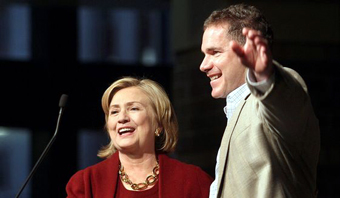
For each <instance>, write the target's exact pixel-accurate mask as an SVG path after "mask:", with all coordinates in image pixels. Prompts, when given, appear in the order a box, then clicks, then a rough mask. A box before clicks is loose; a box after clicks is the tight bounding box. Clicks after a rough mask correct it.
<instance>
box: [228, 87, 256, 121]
mask: <svg viewBox="0 0 340 198" xmlns="http://www.w3.org/2000/svg"><path fill="white" fill-rule="evenodd" d="M249 93H250V90H249V88H248V86H247V84H246V83H245V84H243V85H241V86H240V87H238V88H237V89H235V90H234V91H232V92H230V94H228V96H227V98H226V102H227V105H226V106H225V107H224V108H223V110H224V113H225V114H226V116H227V118H228V119H230V118H231V116H232V115H233V113H234V111H235V110H236V108H237V106H238V104H239V103H240V102H241V100H242V99H245V98H246V97H247V96H248V95H249Z"/></svg>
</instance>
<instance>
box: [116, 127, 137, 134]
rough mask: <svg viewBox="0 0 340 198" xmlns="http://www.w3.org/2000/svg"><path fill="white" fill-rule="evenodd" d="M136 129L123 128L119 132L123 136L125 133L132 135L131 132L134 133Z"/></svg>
mask: <svg viewBox="0 0 340 198" xmlns="http://www.w3.org/2000/svg"><path fill="white" fill-rule="evenodd" d="M134 130H135V129H133V128H121V129H119V130H118V134H119V135H123V134H125V133H131V132H133V131H134Z"/></svg>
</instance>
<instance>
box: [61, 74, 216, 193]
mask: <svg viewBox="0 0 340 198" xmlns="http://www.w3.org/2000/svg"><path fill="white" fill-rule="evenodd" d="M102 108H103V110H104V113H105V119H106V126H105V127H106V130H107V132H108V134H109V136H110V140H111V141H110V143H109V144H108V145H107V146H106V147H104V148H103V149H102V150H100V151H99V153H98V156H99V157H101V158H104V159H105V160H103V161H102V162H100V163H98V164H96V165H94V166H91V167H88V168H86V169H84V170H80V171H78V172H77V173H76V174H75V175H73V176H72V177H71V179H70V181H69V182H68V184H67V186H66V191H67V195H68V196H67V197H68V198H73V197H85V198H92V197H93V198H94V197H96V198H106V197H115V198H122V197H124V198H129V197H138V198H139V197H140V198H143V197H148V198H156V197H157V198H174V197H176V198H181V197H183V198H184V197H185V198H190V197H191V198H207V197H208V196H209V187H210V184H211V182H212V178H211V177H210V176H209V175H208V174H206V173H205V172H204V171H203V170H201V169H200V168H199V167H197V166H194V165H189V164H185V163H182V162H180V161H178V160H175V159H172V158H170V157H168V156H167V154H168V153H170V152H173V151H174V149H175V147H176V144H177V136H178V135H177V134H178V127H177V119H176V115H175V112H174V109H173V107H172V105H171V103H170V100H169V98H168V96H167V94H166V93H165V91H164V90H163V88H162V87H161V86H160V85H159V84H158V83H156V82H154V81H152V80H149V79H137V78H133V77H123V78H121V79H119V80H117V81H115V82H114V83H113V84H112V85H111V86H110V87H108V88H107V90H106V91H105V92H104V95H103V97H102Z"/></svg>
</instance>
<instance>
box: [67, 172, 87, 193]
mask: <svg viewBox="0 0 340 198" xmlns="http://www.w3.org/2000/svg"><path fill="white" fill-rule="evenodd" d="M66 193H67V198H85V185H84V171H82V170H81V171H78V172H77V173H75V174H74V175H73V176H72V177H71V179H70V180H69V182H68V183H67V185H66Z"/></svg>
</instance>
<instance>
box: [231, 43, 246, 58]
mask: <svg viewBox="0 0 340 198" xmlns="http://www.w3.org/2000/svg"><path fill="white" fill-rule="evenodd" d="M229 45H230V48H231V49H232V50H233V51H234V52H235V53H236V55H237V56H239V57H243V56H244V51H243V47H242V46H240V45H239V44H238V43H237V42H235V41H230V43H229Z"/></svg>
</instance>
